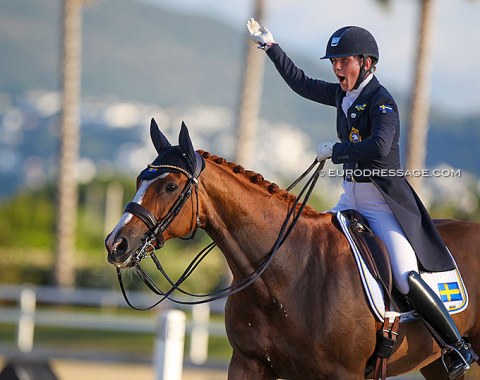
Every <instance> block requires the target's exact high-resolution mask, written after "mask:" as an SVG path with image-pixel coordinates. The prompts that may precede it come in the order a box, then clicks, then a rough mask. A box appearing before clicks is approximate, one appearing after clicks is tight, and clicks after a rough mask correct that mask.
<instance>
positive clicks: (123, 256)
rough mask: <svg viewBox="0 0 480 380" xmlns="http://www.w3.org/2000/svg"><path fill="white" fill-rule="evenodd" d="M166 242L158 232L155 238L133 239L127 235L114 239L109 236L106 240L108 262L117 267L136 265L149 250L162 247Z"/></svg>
mask: <svg viewBox="0 0 480 380" xmlns="http://www.w3.org/2000/svg"><path fill="white" fill-rule="evenodd" d="M153 241H154V242H155V245H154V243H153ZM164 244H165V240H164V238H163V235H162V234H157V235H156V236H155V237H153V238H149V237H144V238H143V239H142V241H132V240H129V239H128V238H127V237H125V236H116V237H115V238H114V239H113V241H112V240H111V239H110V236H107V238H106V240H105V247H106V248H107V252H108V255H107V259H108V262H109V263H110V264H112V265H114V266H115V267H117V268H131V267H134V266H135V265H136V264H137V263H138V262H140V261H141V260H142V259H143V258H144V257H145V256H147V255H148V254H149V252H153V251H154V250H155V249H160V248H162V247H163V245H164Z"/></svg>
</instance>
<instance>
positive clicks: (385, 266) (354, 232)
mask: <svg viewBox="0 0 480 380" xmlns="http://www.w3.org/2000/svg"><path fill="white" fill-rule="evenodd" d="M341 213H342V215H343V216H344V217H345V218H346V220H347V227H348V230H349V232H350V235H351V237H352V239H353V241H354V243H355V245H356V246H357V248H358V251H359V253H360V254H361V256H362V257H363V260H364V261H365V263H366V265H367V267H368V269H369V270H370V273H371V274H372V275H373V277H374V278H375V280H377V281H379V282H380V284H382V287H383V289H384V291H385V292H386V293H387V295H388V297H389V298H391V297H392V289H393V277H392V267H391V264H390V257H389V255H388V251H387V247H386V246H385V244H384V243H383V241H382V240H381V239H380V238H379V237H378V236H376V235H375V234H374V233H373V231H372V230H371V229H370V226H369V225H368V221H367V220H366V219H365V218H364V217H363V215H362V214H360V213H359V212H358V211H357V210H345V211H341Z"/></svg>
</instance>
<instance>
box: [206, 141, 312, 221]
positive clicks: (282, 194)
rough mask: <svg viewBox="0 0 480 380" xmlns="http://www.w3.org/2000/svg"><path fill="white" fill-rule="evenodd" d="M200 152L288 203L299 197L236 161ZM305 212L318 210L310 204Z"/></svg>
mask: <svg viewBox="0 0 480 380" xmlns="http://www.w3.org/2000/svg"><path fill="white" fill-rule="evenodd" d="M198 153H200V155H201V156H202V157H203V158H204V159H206V160H209V161H212V162H214V163H215V164H217V165H220V166H225V167H227V168H229V169H230V170H231V171H233V172H234V173H236V174H242V175H243V176H244V177H245V178H247V179H248V180H249V181H250V182H251V183H254V184H257V185H259V186H261V187H262V188H263V189H264V190H265V191H267V192H268V193H269V194H271V195H275V196H276V197H278V198H280V199H282V200H284V201H286V202H288V203H293V202H295V200H296V199H297V197H296V196H295V195H294V194H291V193H289V192H288V191H287V190H285V189H281V188H280V187H279V186H278V185H277V184H276V183H273V182H270V181H267V180H266V179H265V178H264V177H263V176H262V175H261V174H259V173H256V172H254V171H251V170H246V169H245V168H244V167H243V166H241V165H238V164H236V163H234V162H228V161H227V160H226V159H225V158H222V157H219V156H216V155H213V154H211V153H209V152H206V151H203V150H199V151H198ZM304 213H308V214H311V213H313V214H318V211H317V210H314V209H313V208H311V207H310V206H309V205H307V206H306V207H305V209H304Z"/></svg>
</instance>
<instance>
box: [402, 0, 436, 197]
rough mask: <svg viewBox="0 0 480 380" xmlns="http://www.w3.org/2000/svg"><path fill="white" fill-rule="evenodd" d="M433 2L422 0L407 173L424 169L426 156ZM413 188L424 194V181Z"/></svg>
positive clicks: (414, 180) (415, 179) (416, 179)
mask: <svg viewBox="0 0 480 380" xmlns="http://www.w3.org/2000/svg"><path fill="white" fill-rule="evenodd" d="M434 2H435V1H434V0H422V2H421V7H422V9H421V13H420V25H419V29H420V30H419V41H418V45H417V60H416V65H415V82H414V86H413V88H412V97H411V99H412V100H411V102H412V103H411V111H410V127H409V129H408V133H407V150H406V161H405V167H406V169H407V170H410V171H412V170H415V169H422V168H423V167H424V166H425V158H426V155H427V134H428V127H429V125H428V116H429V111H430V110H429V108H430V102H429V95H430V76H431V71H432V37H433V34H432V31H433V23H434V17H433V14H434V8H433V7H434ZM409 182H410V184H411V185H412V186H413V187H414V188H415V189H416V190H417V191H418V192H420V193H421V192H422V190H423V178H422V177H420V176H417V177H416V176H412V177H410V178H409Z"/></svg>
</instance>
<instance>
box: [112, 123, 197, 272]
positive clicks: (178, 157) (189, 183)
mask: <svg viewBox="0 0 480 380" xmlns="http://www.w3.org/2000/svg"><path fill="white" fill-rule="evenodd" d="M150 136H151V139H152V142H153V145H154V146H155V149H156V151H157V153H158V156H157V158H156V159H155V160H154V161H153V162H152V163H151V164H149V165H148V166H147V168H145V169H144V170H143V171H142V172H141V173H140V174H139V175H138V177H137V190H136V194H135V197H134V199H133V200H132V202H130V203H128V204H127V205H126V206H125V210H124V214H123V215H122V217H121V219H120V221H119V222H118V224H117V225H116V226H115V228H114V229H113V231H112V232H111V233H110V234H109V235H108V236H107V237H106V239H105V246H106V248H107V252H108V261H109V262H110V263H111V264H113V265H115V266H116V267H118V268H127V267H132V266H134V265H135V264H136V263H137V262H138V261H139V260H141V259H142V258H143V257H144V256H145V255H146V254H147V252H149V251H151V250H153V249H155V248H161V247H162V246H163V244H164V242H165V241H166V240H168V239H170V238H174V237H181V236H185V235H187V234H188V233H189V232H192V231H194V230H195V229H196V228H197V227H198V222H197V220H198V210H197V208H198V198H196V197H195V196H192V193H195V194H197V191H196V190H197V183H198V182H197V178H198V176H199V175H200V173H201V172H202V170H203V168H204V166H205V164H204V161H203V159H202V157H201V156H200V155H199V154H198V153H197V152H195V150H194V149H193V145H192V142H191V139H190V136H189V133H188V129H187V127H186V125H185V124H184V123H183V122H182V126H181V129H180V134H179V145H177V146H172V145H171V144H170V142H169V141H168V139H167V138H166V137H165V136H164V135H163V133H162V132H160V130H159V128H158V125H157V123H156V122H155V120H154V119H152V121H151V124H150ZM187 203H189V204H190V207H184V206H186V205H187Z"/></svg>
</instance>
